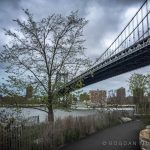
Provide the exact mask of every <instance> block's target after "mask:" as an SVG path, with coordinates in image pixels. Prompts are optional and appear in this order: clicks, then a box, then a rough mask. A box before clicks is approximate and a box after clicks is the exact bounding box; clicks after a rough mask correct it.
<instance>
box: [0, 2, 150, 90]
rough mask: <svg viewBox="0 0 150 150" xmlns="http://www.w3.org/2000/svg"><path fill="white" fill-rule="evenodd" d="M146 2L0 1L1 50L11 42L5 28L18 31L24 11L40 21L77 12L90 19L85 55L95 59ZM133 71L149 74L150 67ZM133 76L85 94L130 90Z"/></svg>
mask: <svg viewBox="0 0 150 150" xmlns="http://www.w3.org/2000/svg"><path fill="white" fill-rule="evenodd" d="M143 2H144V0H0V49H1V48H2V45H3V44H5V43H7V41H8V39H7V37H6V36H5V35H4V32H3V30H2V28H9V29H13V28H15V24H14V23H13V22H12V19H16V18H22V19H23V18H24V15H23V12H22V9H29V10H30V12H31V13H33V14H34V16H35V17H36V18H37V19H38V18H42V17H46V16H48V15H49V14H52V13H56V14H58V13H59V14H63V15H68V14H70V12H71V11H76V10H78V12H79V15H80V16H81V17H85V18H86V20H89V23H88V24H87V26H86V27H85V31H84V35H85V39H86V42H85V47H86V48H87V49H86V55H87V56H89V57H90V58H93V59H94V58H96V57H98V56H100V55H101V54H102V52H104V50H106V48H107V47H108V46H109V45H110V44H111V42H113V40H114V39H115V37H116V36H117V35H118V34H119V33H120V32H121V30H122V29H123V28H124V27H125V25H126V24H127V23H128V21H129V20H130V19H131V18H132V17H133V16H134V14H135V13H136V11H137V10H138V8H139V7H140V6H141V4H142V3H143ZM1 68H2V65H0V71H1V72H0V73H1V74H0V76H1V77H2V76H4V72H3V71H2V69H1ZM133 72H139V73H145V74H146V73H150V66H148V67H145V68H141V69H138V70H135V71H133ZM133 72H132V73H133ZM130 75H131V72H130V73H126V74H123V75H120V76H116V77H113V78H111V79H108V80H105V81H102V82H99V83H96V84H93V85H91V86H88V87H86V88H84V91H88V90H91V89H106V90H110V89H117V88H119V87H121V86H123V87H127V82H126V81H127V79H128V78H129V77H130Z"/></svg>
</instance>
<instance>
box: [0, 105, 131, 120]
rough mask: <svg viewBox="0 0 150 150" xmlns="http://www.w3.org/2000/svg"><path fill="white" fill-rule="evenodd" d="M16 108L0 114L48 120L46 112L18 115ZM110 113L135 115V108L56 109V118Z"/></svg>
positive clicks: (22, 111)
mask: <svg viewBox="0 0 150 150" xmlns="http://www.w3.org/2000/svg"><path fill="white" fill-rule="evenodd" d="M39 109H44V108H42V107H39ZM14 110H16V108H5V107H1V108H0V112H1V111H5V112H8V114H9V113H11V114H13V116H17V115H20V116H21V117H23V118H29V117H32V116H39V121H40V122H44V121H46V119H47V116H48V114H47V113H46V112H44V111H41V110H38V109H34V108H20V109H19V113H16V111H14ZM108 111H117V112H127V113H128V114H130V115H132V114H133V113H134V110H133V108H117V109H116V108H110V109H106V108H99V109H85V108H83V109H78V110H70V111H65V110H61V109H54V118H55V119H57V118H64V117H67V116H73V117H77V116H87V115H92V114H96V113H97V112H100V113H103V112H108Z"/></svg>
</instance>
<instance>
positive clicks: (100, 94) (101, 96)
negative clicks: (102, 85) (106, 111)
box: [89, 90, 107, 105]
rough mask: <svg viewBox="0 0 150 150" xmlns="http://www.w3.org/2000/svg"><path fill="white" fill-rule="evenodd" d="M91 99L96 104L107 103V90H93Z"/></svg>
mask: <svg viewBox="0 0 150 150" xmlns="http://www.w3.org/2000/svg"><path fill="white" fill-rule="evenodd" d="M89 93H90V100H91V102H92V103H95V104H96V105H105V104H106V97H107V96H106V91H104V90H91V91H90V92H89Z"/></svg>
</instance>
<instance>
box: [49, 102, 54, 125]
mask: <svg viewBox="0 0 150 150" xmlns="http://www.w3.org/2000/svg"><path fill="white" fill-rule="evenodd" d="M48 122H54V112H53V107H52V103H50V104H49V106H48Z"/></svg>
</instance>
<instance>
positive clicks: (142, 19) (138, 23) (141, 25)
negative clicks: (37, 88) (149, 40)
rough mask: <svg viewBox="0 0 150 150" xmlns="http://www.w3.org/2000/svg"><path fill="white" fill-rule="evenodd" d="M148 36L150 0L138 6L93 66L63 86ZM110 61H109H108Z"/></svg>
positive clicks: (92, 70)
mask: <svg viewBox="0 0 150 150" xmlns="http://www.w3.org/2000/svg"><path fill="white" fill-rule="evenodd" d="M149 36H150V0H146V1H145V2H144V3H143V5H142V6H141V7H140V8H139V10H138V11H137V12H136V14H135V15H134V16H133V18H132V19H131V20H130V21H129V23H128V24H127V25H126V26H125V28H124V29H123V30H122V32H121V33H120V34H119V35H118V36H117V38H116V39H115V40H114V42H112V44H111V45H110V46H109V47H108V48H107V49H106V51H105V52H104V53H102V55H101V56H100V57H99V58H98V59H96V62H94V63H93V66H92V67H91V68H90V69H89V70H87V71H86V72H84V73H82V74H80V75H79V76H77V77H76V78H74V79H73V80H71V81H70V82H68V83H67V84H66V85H65V86H68V85H71V84H72V83H74V82H76V81H78V80H79V79H82V78H86V76H88V75H89V74H91V76H92V75H93V72H94V71H96V70H98V69H100V68H101V67H103V66H105V65H106V64H107V62H106V60H109V59H111V58H112V57H113V56H114V57H115V56H117V54H118V53H121V52H122V51H124V50H125V49H129V48H130V47H131V46H132V45H134V44H136V43H138V42H139V41H141V40H143V39H145V38H146V37H149ZM108 63H110V62H108Z"/></svg>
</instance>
